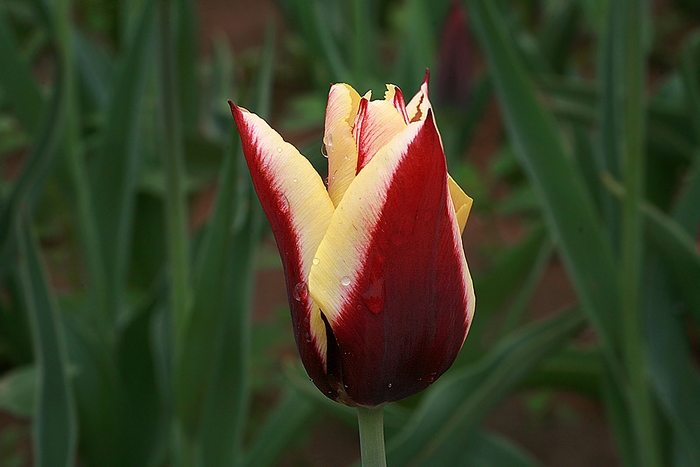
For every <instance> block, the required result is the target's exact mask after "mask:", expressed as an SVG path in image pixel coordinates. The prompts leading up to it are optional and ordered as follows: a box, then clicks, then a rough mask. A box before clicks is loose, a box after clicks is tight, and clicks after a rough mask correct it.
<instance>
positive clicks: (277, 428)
mask: <svg viewBox="0 0 700 467" xmlns="http://www.w3.org/2000/svg"><path fill="white" fill-rule="evenodd" d="M313 409H314V404H313V403H312V402H311V400H310V398H309V397H307V396H305V395H304V394H302V393H301V392H300V391H299V390H298V389H295V388H292V389H290V390H289V391H288V392H287V393H286V394H285V395H284V396H283V397H282V399H281V400H280V401H279V402H278V403H277V406H276V407H275V409H274V411H273V412H272V413H271V414H270V415H269V416H268V417H267V420H266V421H265V424H264V425H263V427H262V428H261V429H260V432H259V433H258V435H257V437H256V439H255V441H254V443H253V445H252V446H251V448H250V450H249V451H248V452H247V453H246V456H245V459H244V460H243V463H242V464H241V465H242V466H243V467H267V466H273V465H275V463H274V462H275V461H276V460H277V458H278V457H279V455H280V454H281V453H282V451H283V450H284V449H285V448H286V447H288V446H289V444H290V443H291V442H292V441H294V439H295V438H296V437H297V436H298V435H299V432H300V428H302V427H303V426H304V425H305V424H306V422H307V421H308V420H309V419H310V418H311V416H312V415H313V413H314V410H313Z"/></svg>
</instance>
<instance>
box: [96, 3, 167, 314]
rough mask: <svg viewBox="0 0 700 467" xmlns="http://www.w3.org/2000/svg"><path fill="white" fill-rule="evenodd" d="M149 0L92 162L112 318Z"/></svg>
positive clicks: (135, 156)
mask: <svg viewBox="0 0 700 467" xmlns="http://www.w3.org/2000/svg"><path fill="white" fill-rule="evenodd" d="M153 24H154V1H153V0H148V1H147V4H146V5H145V6H144V8H143V10H142V16H141V18H140V22H139V24H138V27H137V30H136V34H135V35H134V38H133V42H132V43H131V44H130V46H129V49H128V52H127V55H126V57H125V59H124V61H123V62H122V63H121V67H120V69H119V71H118V72H117V74H116V76H115V79H114V90H113V92H112V95H111V101H110V103H109V110H108V112H107V122H106V125H105V128H104V133H103V134H102V144H101V146H100V150H99V151H98V153H97V154H96V155H95V157H94V158H93V160H92V161H91V162H92V164H91V167H90V169H91V176H90V181H91V182H92V183H91V188H92V189H91V193H92V198H93V210H94V219H95V224H96V227H97V230H98V232H99V236H100V242H99V244H100V246H101V249H102V251H101V253H102V258H103V266H104V273H105V277H106V281H105V283H106V287H107V290H106V291H105V293H106V297H105V302H104V305H105V306H107V307H109V309H108V310H102V313H107V314H108V316H109V319H108V320H107V321H108V322H109V321H112V322H114V320H115V319H116V318H117V315H118V312H119V311H120V308H121V306H122V305H123V297H124V293H123V292H124V281H125V279H126V272H127V268H128V258H129V247H130V239H131V226H132V218H133V212H134V197H135V187H136V178H137V168H138V164H139V156H140V154H141V151H140V150H139V131H140V118H139V116H140V115H141V114H142V108H141V98H142V95H143V92H144V88H145V85H146V82H147V79H148V77H149V76H150V75H151V73H152V72H153V63H152V55H153V50H154V26H153Z"/></svg>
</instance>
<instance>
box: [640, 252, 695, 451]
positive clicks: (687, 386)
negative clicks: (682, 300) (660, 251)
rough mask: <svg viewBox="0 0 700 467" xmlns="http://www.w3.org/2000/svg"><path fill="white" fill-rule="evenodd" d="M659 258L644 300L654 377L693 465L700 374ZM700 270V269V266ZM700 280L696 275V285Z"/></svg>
mask: <svg viewBox="0 0 700 467" xmlns="http://www.w3.org/2000/svg"><path fill="white" fill-rule="evenodd" d="M665 269H666V268H663V267H662V266H661V265H660V264H659V263H658V262H657V261H650V262H649V264H648V265H647V270H646V277H645V287H644V291H645V294H644V303H645V305H646V306H645V308H646V317H645V318H646V323H645V324H646V330H647V334H648V335H649V349H648V352H649V355H650V358H649V361H650V366H651V377H652V381H653V383H654V386H655V388H656V390H657V393H658V395H659V399H660V401H661V406H662V407H663V409H664V411H665V412H666V414H667V416H668V419H669V421H670V422H671V426H672V427H673V435H674V438H676V439H677V441H678V444H677V448H678V449H680V450H681V451H682V452H683V457H684V458H686V459H689V460H690V461H691V462H690V465H700V444H698V439H700V418H698V414H699V413H700V374H699V373H698V369H697V367H696V365H695V363H694V362H693V356H692V354H691V349H690V345H689V342H688V339H687V337H686V335H687V334H686V329H685V324H684V322H683V317H682V315H681V314H680V313H678V312H677V311H675V310H674V308H675V307H676V304H675V301H676V300H674V298H673V296H672V294H671V293H670V288H669V282H668V277H667V275H666V274H664V272H665ZM698 272H700V270H698ZM698 283H700V274H697V275H696V281H695V287H696V292H697V284H698Z"/></svg>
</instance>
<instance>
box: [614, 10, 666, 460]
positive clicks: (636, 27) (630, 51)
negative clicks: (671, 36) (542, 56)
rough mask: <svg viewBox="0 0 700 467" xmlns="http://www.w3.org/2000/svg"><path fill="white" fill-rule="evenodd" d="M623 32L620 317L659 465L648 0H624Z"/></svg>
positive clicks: (646, 447) (642, 449)
mask: <svg viewBox="0 0 700 467" xmlns="http://www.w3.org/2000/svg"><path fill="white" fill-rule="evenodd" d="M622 1H623V5H624V8H623V9H622V10H621V11H624V12H625V15H624V17H625V20H626V21H625V22H626V24H625V34H624V54H623V56H624V69H623V84H624V88H623V89H624V93H625V94H624V103H623V115H624V132H623V140H622V142H623V144H622V162H623V181H624V185H625V191H626V193H627V196H626V197H625V199H624V202H623V205H622V265H621V266H622V269H621V277H620V279H621V291H622V319H623V326H622V328H623V334H622V342H623V352H624V360H625V366H626V368H627V375H628V378H629V395H628V404H629V407H630V412H631V421H632V427H633V432H634V436H635V444H636V447H637V455H638V456H639V457H638V459H639V461H640V465H643V466H647V467H652V466H657V465H661V453H660V451H659V444H658V437H657V436H656V423H655V417H654V410H653V400H652V391H651V387H650V384H649V378H648V375H647V368H648V365H647V358H646V351H645V350H646V349H645V338H644V332H643V326H642V313H641V306H640V305H641V300H640V293H641V287H640V284H641V270H642V263H643V243H642V240H643V238H642V217H641V216H642V214H641V211H640V209H639V208H640V204H641V202H642V199H643V190H644V127H645V122H644V118H645V115H646V111H645V108H644V107H645V99H644V94H645V78H644V77H645V67H644V61H645V56H644V50H643V28H644V26H645V24H646V19H647V18H646V15H645V13H646V11H645V10H646V3H645V1H644V0H622Z"/></svg>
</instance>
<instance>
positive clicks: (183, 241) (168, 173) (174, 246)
mask: <svg viewBox="0 0 700 467" xmlns="http://www.w3.org/2000/svg"><path fill="white" fill-rule="evenodd" d="M159 5H160V11H159V13H160V14H159V15H158V16H159V20H160V23H159V26H160V28H159V29H160V96H159V104H160V112H159V113H160V118H161V122H160V127H161V132H160V134H161V139H160V150H161V160H162V163H163V170H164V173H165V191H166V193H165V218H166V224H167V225H166V227H167V233H166V235H167V242H168V252H169V261H170V270H169V273H170V300H171V306H172V312H173V316H174V320H173V324H174V333H175V350H176V352H177V349H178V347H179V346H178V344H177V343H178V342H180V337H181V335H182V331H183V329H184V326H185V323H186V315H187V307H188V304H189V289H190V284H189V253H188V249H189V242H188V238H187V206H186V202H185V169H184V160H183V159H184V156H183V150H182V135H181V131H180V112H179V110H180V109H179V106H178V96H179V94H178V92H177V84H176V82H175V79H176V78H175V77H176V73H175V58H174V57H175V51H174V46H175V39H174V36H175V35H174V33H173V27H174V16H175V15H174V14H173V8H172V4H171V2H170V1H169V0H160V2H159Z"/></svg>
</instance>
